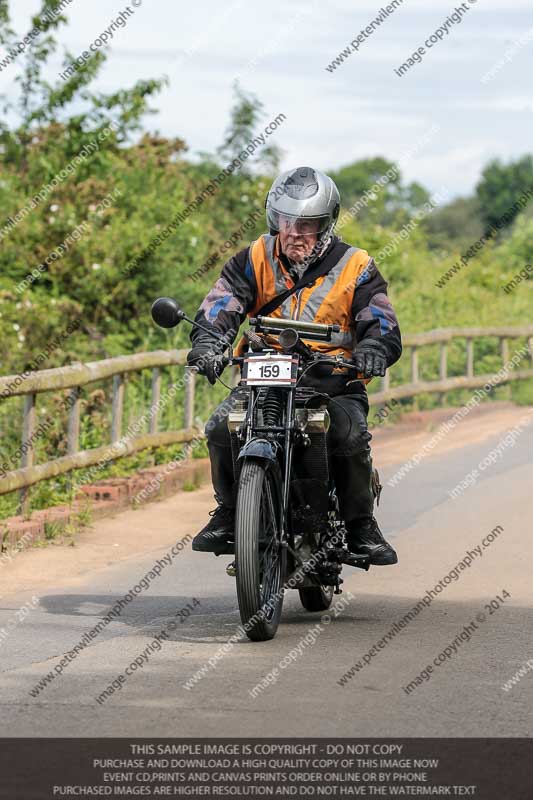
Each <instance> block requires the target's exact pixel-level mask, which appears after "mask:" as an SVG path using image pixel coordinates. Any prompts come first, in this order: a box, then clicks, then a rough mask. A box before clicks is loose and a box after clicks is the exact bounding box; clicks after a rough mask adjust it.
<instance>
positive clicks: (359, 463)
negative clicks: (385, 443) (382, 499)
mask: <svg viewBox="0 0 533 800" xmlns="http://www.w3.org/2000/svg"><path fill="white" fill-rule="evenodd" d="M331 463H332V468H333V476H334V480H335V487H336V490H337V497H338V499H339V507H340V513H341V517H342V518H343V519H344V520H345V522H346V528H347V532H348V535H347V543H348V547H349V549H350V551H351V552H352V553H356V554H359V553H365V554H367V555H369V556H370V557H371V558H370V563H371V564H376V565H378V564H379V565H384V564H396V563H397V561H398V556H397V555H396V552H395V551H394V550H393V548H392V547H391V546H390V544H389V543H388V542H387V541H386V540H385V539H384V538H383V534H382V533H381V531H380V529H379V527H378V524H377V522H376V520H375V519H374V516H373V511H374V495H375V486H374V485H373V481H372V476H373V470H372V454H371V452H370V448H368V447H366V448H364V449H362V450H359V451H357V452H356V453H353V454H352V455H342V456H337V455H333V456H332V459H331Z"/></svg>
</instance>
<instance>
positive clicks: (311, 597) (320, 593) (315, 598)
mask: <svg viewBox="0 0 533 800" xmlns="http://www.w3.org/2000/svg"><path fill="white" fill-rule="evenodd" d="M298 592H299V595H300V600H301V602H302V605H303V607H304V608H305V610H306V611H326V610H327V609H328V608H329V607H330V605H331V601H332V600H333V586H304V587H303V588H302V589H298Z"/></svg>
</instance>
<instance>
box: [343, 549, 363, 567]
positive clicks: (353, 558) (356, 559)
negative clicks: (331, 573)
mask: <svg viewBox="0 0 533 800" xmlns="http://www.w3.org/2000/svg"><path fill="white" fill-rule="evenodd" d="M340 555H341V558H340V561H341V564H347V565H348V566H349V567H358V568H359V569H364V570H365V571H368V569H369V567H370V556H369V555H366V554H364V555H363V554H361V555H357V553H350V551H349V550H341V553H340Z"/></svg>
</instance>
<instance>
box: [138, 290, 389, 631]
mask: <svg viewBox="0 0 533 800" xmlns="http://www.w3.org/2000/svg"><path fill="white" fill-rule="evenodd" d="M152 317H153V319H154V321H155V322H156V324H158V325H159V326H161V327H163V328H172V327H175V326H176V325H178V324H179V323H180V322H181V321H182V320H186V321H187V322H189V323H191V324H192V325H197V323H195V322H194V321H193V320H191V319H190V318H189V317H187V315H186V314H185V312H184V311H183V310H182V309H181V308H180V307H179V305H178V304H177V303H176V301H175V300H173V299H171V298H168V297H162V298H159V299H158V300H156V301H155V303H154V304H153V306H152ZM198 327H200V328H202V326H201V325H198ZM336 331H338V326H336V325H325V324H318V323H309V322H302V321H298V320H291V319H281V318H277V317H257V319H251V320H250V328H249V329H247V330H246V331H245V334H244V335H245V338H246V340H247V350H246V351H245V353H244V355H243V356H239V357H234V356H233V352H232V350H231V348H228V351H227V352H228V354H227V356H225V360H224V363H225V364H226V365H227V364H233V365H238V366H239V367H240V371H241V380H240V383H239V384H238V387H237V388H236V389H235V390H234V396H233V403H232V408H231V410H230V412H229V415H228V426H229V430H230V434H231V442H232V453H233V464H234V475H235V481H236V482H237V484H238V488H237V495H236V497H237V501H236V515H235V548H234V549H235V562H234V574H235V578H236V583H237V598H238V604H239V611H240V616H241V621H242V624H243V628H244V630H245V631H246V634H247V635H248V637H249V638H250V639H251V640H253V641H265V640H267V639H272V638H273V637H274V636H275V634H276V630H277V628H278V625H279V622H280V617H281V611H282V607H283V596H284V590H285V589H287V588H293V589H297V590H298V592H299V595H300V600H301V602H302V605H303V606H304V608H305V609H306V610H308V611H325V610H327V609H328V608H329V606H330V604H331V602H332V599H333V594H334V593H335V594H340V592H341V589H340V585H341V584H342V582H343V581H342V578H341V571H342V565H343V564H348V565H350V566H353V567H359V568H361V569H364V570H368V568H369V557H368V556H367V555H355V554H353V553H351V552H349V550H348V549H347V547H346V541H345V533H346V531H345V526H344V522H343V520H342V519H341V518H340V516H339V506H338V501H337V497H336V493H335V486H334V483H333V480H332V478H331V475H330V468H329V463H328V454H327V448H326V434H327V431H328V427H329V414H328V411H327V402H328V400H329V398H328V396H327V395H325V394H323V393H321V392H319V391H317V390H315V389H312V388H309V387H305V386H301V380H302V377H303V376H304V375H305V374H307V373H308V372H309V371H310V370H319V371H321V374H331V372H332V371H333V370H341V371H352V372H353V371H354V369H355V368H354V366H353V364H352V363H351V362H349V361H346V360H345V359H343V358H342V357H341V356H331V355H330V356H328V355H324V354H321V353H319V352H317V351H314V350H312V349H311V348H309V347H308V346H307V345H306V344H305V342H304V341H302V338H304V339H306V340H308V341H317V342H328V341H331V334H332V333H333V332H336ZM208 332H209V333H210V334H211V335H213V332H212V331H208ZM354 378H355V376H354ZM373 484H374V493H375V494H376V496H378V497H379V490H380V489H381V487H380V486H379V477H378V476H377V472H375V473H374V481H373Z"/></svg>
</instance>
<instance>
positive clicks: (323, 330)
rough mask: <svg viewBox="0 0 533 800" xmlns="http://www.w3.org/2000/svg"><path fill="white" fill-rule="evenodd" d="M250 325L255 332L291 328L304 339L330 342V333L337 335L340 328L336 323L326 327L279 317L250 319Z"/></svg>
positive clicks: (315, 323)
mask: <svg viewBox="0 0 533 800" xmlns="http://www.w3.org/2000/svg"><path fill="white" fill-rule="evenodd" d="M250 325H251V326H253V327H254V328H255V329H256V331H259V332H260V331H263V330H264V331H268V332H270V333H280V332H281V331H284V330H287V329H288V328H292V330H295V331H297V332H298V333H301V334H303V335H304V338H305V339H314V340H316V341H322V342H330V341H331V334H332V333H339V331H340V329H341V327H340V325H338V324H337V323H334V324H332V325H327V324H324V323H321V322H302V320H297V319H282V318H281V317H261V316H259V317H252V319H251V320H250Z"/></svg>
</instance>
